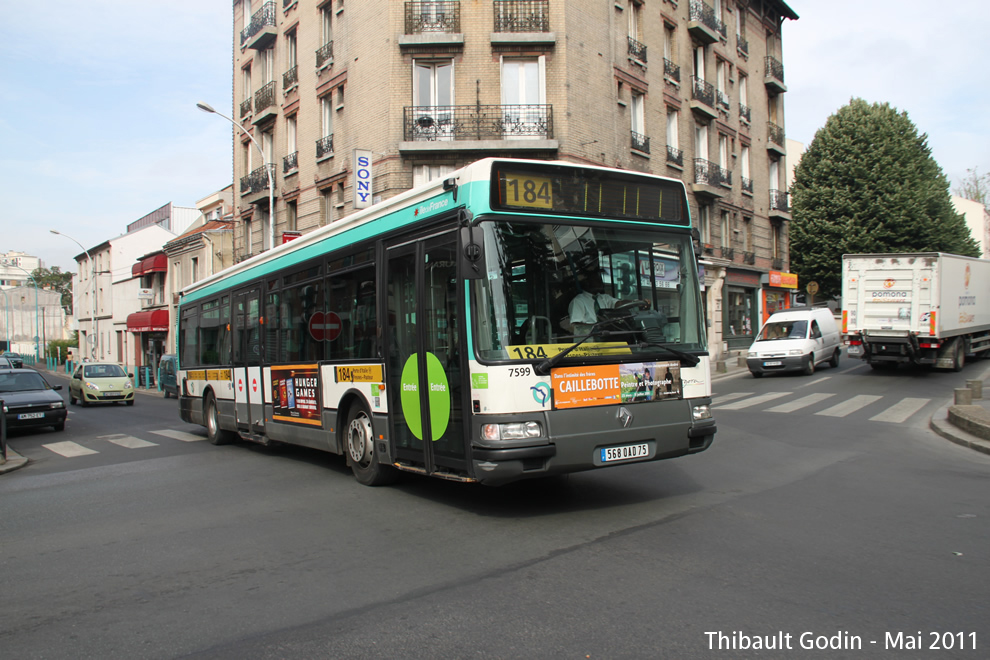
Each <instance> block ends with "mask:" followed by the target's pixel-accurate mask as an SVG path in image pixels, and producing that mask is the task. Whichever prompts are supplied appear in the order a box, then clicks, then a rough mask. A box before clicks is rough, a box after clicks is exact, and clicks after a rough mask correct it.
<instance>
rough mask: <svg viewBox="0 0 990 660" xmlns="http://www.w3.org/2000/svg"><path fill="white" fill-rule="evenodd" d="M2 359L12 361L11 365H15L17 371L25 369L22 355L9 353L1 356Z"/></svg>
mask: <svg viewBox="0 0 990 660" xmlns="http://www.w3.org/2000/svg"><path fill="white" fill-rule="evenodd" d="M0 357H5V358H7V359H8V360H10V363H11V364H12V365H14V368H15V369H21V368H23V367H24V358H22V357H21V354H20V353H11V352H10V351H7V352H6V353H4V354H3V355H0Z"/></svg>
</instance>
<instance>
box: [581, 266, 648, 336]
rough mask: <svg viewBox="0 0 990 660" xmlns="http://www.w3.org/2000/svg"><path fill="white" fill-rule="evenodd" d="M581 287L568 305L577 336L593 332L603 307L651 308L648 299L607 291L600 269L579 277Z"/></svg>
mask: <svg viewBox="0 0 990 660" xmlns="http://www.w3.org/2000/svg"><path fill="white" fill-rule="evenodd" d="M578 287H579V288H580V289H581V290H580V291H579V292H578V294H577V295H576V296H574V298H572V299H571V302H570V304H569V305H568V306H567V314H568V317H569V321H570V324H571V326H572V328H573V330H572V331H573V333H574V335H575V336H584V335H587V334H589V333H590V332H591V327H592V325H594V324H595V323H597V322H598V320H599V319H598V312H599V311H600V310H603V309H614V308H615V307H617V306H618V307H625V306H627V305H629V306H631V305H636V304H637V303H638V304H639V305H640V306H642V307H643V308H644V309H649V307H650V301H648V300H620V299H619V298H614V297H612V296H610V295H609V294H607V293H605V284H604V283H603V282H602V274H601V271H600V270H592V271H591V272H589V273H588V274H587V275H585V277H584V278H581V279H579V281H578Z"/></svg>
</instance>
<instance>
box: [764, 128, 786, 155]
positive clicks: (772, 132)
mask: <svg viewBox="0 0 990 660" xmlns="http://www.w3.org/2000/svg"><path fill="white" fill-rule="evenodd" d="M785 147H786V140H785V139H784V129H783V128H781V127H780V126H777V124H775V123H773V122H772V121H768V122H767V150H768V151H773V152H774V153H777V154H779V155H781V156H786V155H787V149H786V148H785Z"/></svg>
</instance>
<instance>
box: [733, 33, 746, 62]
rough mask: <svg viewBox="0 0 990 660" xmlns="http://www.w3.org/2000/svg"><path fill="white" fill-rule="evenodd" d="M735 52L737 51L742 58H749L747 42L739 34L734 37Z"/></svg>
mask: <svg viewBox="0 0 990 660" xmlns="http://www.w3.org/2000/svg"><path fill="white" fill-rule="evenodd" d="M736 50H737V51H739V54H740V55H742V56H743V57H748V56H749V42H748V41H746V38H745V37H744V36H742V35H741V34H737V35H736Z"/></svg>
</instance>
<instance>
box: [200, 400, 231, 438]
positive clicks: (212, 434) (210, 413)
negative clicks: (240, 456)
mask: <svg viewBox="0 0 990 660" xmlns="http://www.w3.org/2000/svg"><path fill="white" fill-rule="evenodd" d="M203 418H204V419H203V421H205V422H206V439H207V440H209V441H210V444H214V445H225V444H227V443H228V442H230V441H231V439H232V437H233V434H232V433H231V432H230V431H225V430H224V429H222V428H220V414H219V413H218V412H217V400H216V398H215V397H214V396H213V395H212V394H207V395H206V401H204V402H203Z"/></svg>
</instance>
